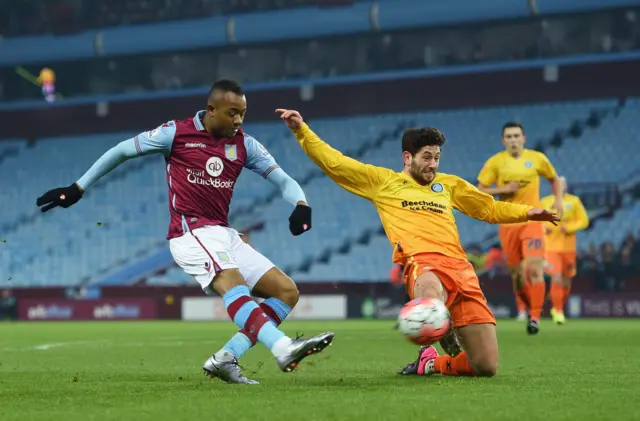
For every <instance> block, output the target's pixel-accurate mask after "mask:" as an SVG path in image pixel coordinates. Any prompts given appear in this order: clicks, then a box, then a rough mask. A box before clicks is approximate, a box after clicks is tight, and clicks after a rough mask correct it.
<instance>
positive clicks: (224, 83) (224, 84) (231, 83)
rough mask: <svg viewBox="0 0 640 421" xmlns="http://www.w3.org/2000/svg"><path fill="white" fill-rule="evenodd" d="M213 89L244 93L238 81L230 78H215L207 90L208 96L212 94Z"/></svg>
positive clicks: (237, 93) (238, 93)
mask: <svg viewBox="0 0 640 421" xmlns="http://www.w3.org/2000/svg"><path fill="white" fill-rule="evenodd" d="M215 91H221V92H225V93H226V92H233V93H234V94H236V95H244V91H243V90H242V87H241V86H240V84H239V83H238V82H236V81H235V80H230V79H220V80H217V81H216V82H215V83H214V84H213V86H211V89H210V90H209V96H211V95H212V94H213V92H215Z"/></svg>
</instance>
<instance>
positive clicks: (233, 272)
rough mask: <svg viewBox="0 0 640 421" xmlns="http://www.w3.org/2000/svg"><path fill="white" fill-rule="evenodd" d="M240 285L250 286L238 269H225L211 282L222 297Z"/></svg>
mask: <svg viewBox="0 0 640 421" xmlns="http://www.w3.org/2000/svg"><path fill="white" fill-rule="evenodd" d="M238 285H245V286H248V285H247V283H246V281H245V280H244V278H243V277H242V274H241V273H240V270H238V269H225V270H223V271H221V272H219V273H218V274H216V276H215V277H214V278H213V281H211V287H212V288H213V290H214V291H216V292H217V293H218V294H219V295H221V296H223V295H224V294H226V293H227V291H229V290H230V289H231V288H233V287H236V286H238Z"/></svg>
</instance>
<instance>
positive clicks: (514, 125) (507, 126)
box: [502, 121, 524, 136]
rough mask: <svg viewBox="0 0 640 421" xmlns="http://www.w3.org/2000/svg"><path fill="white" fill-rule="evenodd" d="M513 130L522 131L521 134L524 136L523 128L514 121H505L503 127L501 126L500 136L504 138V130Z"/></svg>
mask: <svg viewBox="0 0 640 421" xmlns="http://www.w3.org/2000/svg"><path fill="white" fill-rule="evenodd" d="M514 128H517V129H520V130H522V134H523V135H524V126H523V125H522V124H520V123H516V122H515V121H507V122H506V123H504V126H502V135H503V136H504V131H505V130H507V129H514Z"/></svg>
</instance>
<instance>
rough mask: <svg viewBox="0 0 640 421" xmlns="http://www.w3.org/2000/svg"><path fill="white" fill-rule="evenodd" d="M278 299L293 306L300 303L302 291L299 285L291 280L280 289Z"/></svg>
mask: <svg viewBox="0 0 640 421" xmlns="http://www.w3.org/2000/svg"><path fill="white" fill-rule="evenodd" d="M278 295H279V296H278V297H277V298H278V299H279V300H281V301H282V302H285V303H287V304H288V305H289V307H291V308H293V307H295V306H296V304H298V300H299V299H300V292H299V291H298V287H296V285H295V284H294V283H293V282H291V283H290V284H289V285H286V286H283V287H282V288H281V289H280V290H279V291H278Z"/></svg>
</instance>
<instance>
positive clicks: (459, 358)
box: [399, 272, 498, 377]
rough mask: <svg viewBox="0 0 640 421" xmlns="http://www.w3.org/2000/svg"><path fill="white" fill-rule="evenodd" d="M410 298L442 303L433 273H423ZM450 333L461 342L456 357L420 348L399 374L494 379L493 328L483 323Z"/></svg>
mask: <svg viewBox="0 0 640 421" xmlns="http://www.w3.org/2000/svg"><path fill="white" fill-rule="evenodd" d="M414 297H416V298H418V297H429V298H437V299H439V300H441V301H443V302H446V299H447V291H446V290H445V289H444V288H443V286H442V283H441V282H440V279H439V278H438V276H437V275H436V274H435V273H433V272H426V273H424V274H422V275H421V276H420V277H419V278H418V279H417V280H416V283H415V286H414ZM454 332H455V335H456V337H457V338H458V339H460V342H462V347H461V351H462V349H464V351H463V352H458V353H456V355H438V352H437V351H436V349H435V347H433V346H428V347H422V348H420V350H419V351H418V359H417V360H416V361H415V362H412V363H409V364H408V365H407V366H406V367H405V368H404V369H402V370H401V371H400V373H399V374H402V375H430V374H435V373H440V374H443V375H445V376H447V375H448V376H483V377H491V376H494V375H495V374H496V372H497V370H498V340H497V337H496V332H495V326H494V325H493V324H490V323H485V324H476V325H468V326H464V327H460V328H455V327H454ZM471 358H473V360H472V359H471ZM472 361H473V362H472Z"/></svg>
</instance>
